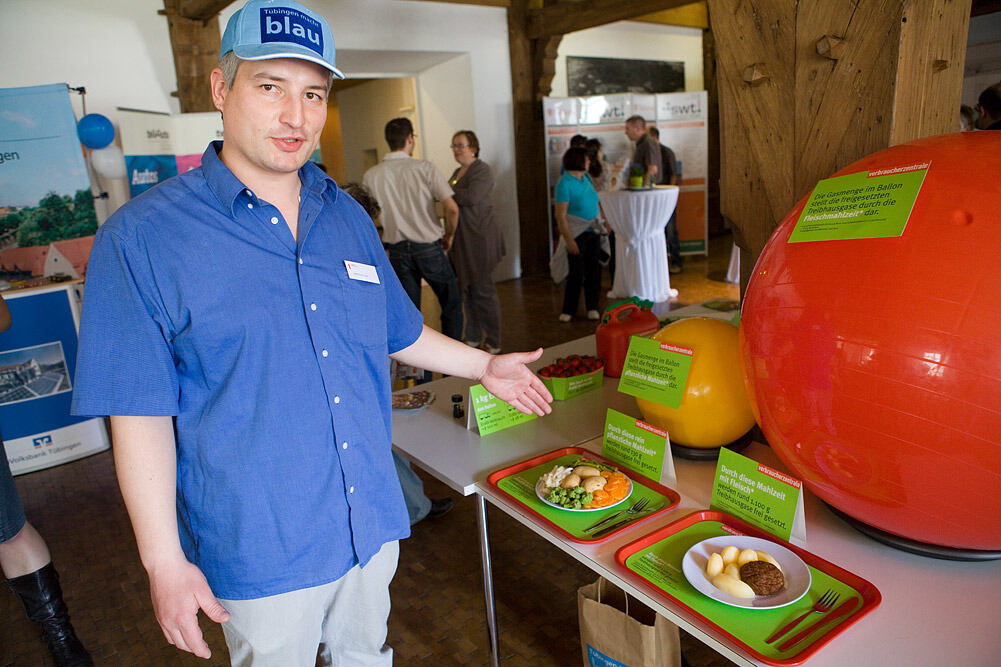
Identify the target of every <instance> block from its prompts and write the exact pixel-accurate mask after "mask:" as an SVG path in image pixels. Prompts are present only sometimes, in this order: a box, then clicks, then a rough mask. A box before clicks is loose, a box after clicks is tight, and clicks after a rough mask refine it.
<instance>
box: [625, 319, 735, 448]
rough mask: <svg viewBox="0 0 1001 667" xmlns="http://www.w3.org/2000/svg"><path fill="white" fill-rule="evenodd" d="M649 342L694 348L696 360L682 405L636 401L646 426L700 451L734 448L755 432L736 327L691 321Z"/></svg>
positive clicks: (713, 321)
mask: <svg viewBox="0 0 1001 667" xmlns="http://www.w3.org/2000/svg"><path fill="white" fill-rule="evenodd" d="M651 338H654V339H656V340H659V341H661V342H663V343H674V344H676V345H680V346H683V347H687V348H690V349H691V350H692V351H693V354H692V365H691V367H690V369H689V371H688V383H687V384H686V385H685V394H684V396H683V397H682V399H681V405H679V406H678V407H677V408H670V407H668V406H666V405H660V404H659V403H654V402H653V401H648V400H646V399H642V398H637V399H636V404H637V405H639V408H640V412H642V413H643V418H644V419H645V420H646V421H648V422H649V423H651V424H653V425H654V426H659V427H661V428H663V429H666V430H667V433H668V436H669V437H670V438H671V442H673V443H677V444H679V445H685V446H687V447H695V448H700V449H711V448H714V447H721V446H723V445H727V444H730V443H731V442H733V441H734V440H736V439H737V438H739V437H740V436H742V435H744V434H745V433H747V432H748V431H749V430H750V429H751V427H752V426H754V413H753V412H752V411H751V404H750V401H749V400H748V397H747V390H746V389H745V388H744V378H743V376H742V375H741V372H740V346H739V343H738V338H737V328H736V327H734V326H733V325H732V324H730V323H729V322H725V321H723V320H717V319H715V318H712V317H690V318H687V319H684V320H678V321H677V322H673V323H671V324H668V325H667V326H666V327H664V328H663V329H661V330H660V331H658V332H657V333H655V334H654V335H653V336H651Z"/></svg>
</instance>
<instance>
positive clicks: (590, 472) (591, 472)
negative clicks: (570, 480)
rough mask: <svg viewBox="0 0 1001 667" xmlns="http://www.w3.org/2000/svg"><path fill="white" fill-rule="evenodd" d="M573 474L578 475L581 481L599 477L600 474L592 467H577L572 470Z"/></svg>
mask: <svg viewBox="0 0 1001 667" xmlns="http://www.w3.org/2000/svg"><path fill="white" fill-rule="evenodd" d="M573 474H575V475H579V476H580V478H581V479H585V478H587V477H601V473H600V472H599V471H598V469H597V468H595V467H593V466H577V467H576V468H574V469H573Z"/></svg>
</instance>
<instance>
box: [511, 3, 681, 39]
mask: <svg viewBox="0 0 1001 667" xmlns="http://www.w3.org/2000/svg"><path fill="white" fill-rule="evenodd" d="M691 2H692V0H582V2H565V3H560V4H556V5H551V6H548V7H544V8H542V9H531V10H529V11H528V36H529V38H531V39H540V38H543V37H549V36H552V35H566V34H567V33H571V32H577V31H578V30H586V29H587V28H594V27H597V26H599V25H605V24H606V23H614V22H615V21H624V20H627V19H632V18H636V17H637V16H643V15H645V14H650V13H652V12H658V11H661V10H663V9H673V8H675V7H680V6H682V5H688V4H691Z"/></svg>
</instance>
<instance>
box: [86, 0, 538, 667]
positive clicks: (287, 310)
mask: <svg viewBox="0 0 1001 667" xmlns="http://www.w3.org/2000/svg"><path fill="white" fill-rule="evenodd" d="M262 26H266V27H267V31H265V30H262ZM304 26H306V27H308V30H307V29H306V28H305V27H304ZM304 35H306V36H307V37H306V38H305V39H304ZM309 35H313V36H314V38H309V37H308V36H309ZM219 54H220V62H219V67H217V68H216V69H214V70H212V72H211V74H210V85H211V92H212V100H213V103H214V104H215V106H216V108H217V109H218V110H219V111H220V112H221V113H222V122H223V140H222V141H221V142H219V141H213V142H212V143H210V144H209V146H208V147H207V148H206V150H205V152H204V153H203V154H202V160H201V165H200V166H199V167H197V168H195V169H192V170H191V171H188V172H186V173H185V174H181V175H179V176H176V177H174V178H170V179H167V180H166V181H164V182H162V183H160V184H159V185H157V186H156V187H155V188H151V189H150V190H147V191H146V192H145V193H143V195H142V196H141V197H136V198H134V199H132V200H131V201H129V202H128V203H126V204H125V205H124V206H122V207H121V208H119V209H118V210H117V211H116V212H115V213H114V214H113V215H112V216H111V217H110V218H109V219H108V220H107V221H106V222H105V223H104V224H103V225H102V226H101V228H100V229H99V230H98V233H97V237H96V238H95V240H94V245H93V250H92V252H91V256H90V261H89V264H88V270H87V298H86V299H85V300H84V304H83V314H82V317H81V322H80V344H79V355H78V357H77V366H76V378H75V387H74V391H73V400H72V406H71V412H72V413H73V414H76V415H81V416H82V415H89V416H102V415H111V430H112V436H113V439H114V443H115V447H114V455H115V470H116V472H117V474H118V479H119V485H120V487H121V490H122V497H123V498H124V501H125V506H126V508H127V509H128V512H129V517H130V519H131V521H132V526H133V529H134V531H135V535H136V542H137V545H138V548H139V555H140V558H141V560H142V563H143V566H144V567H145V569H146V572H147V574H148V576H149V580H150V595H151V598H152V601H153V608H154V610H155V613H156V617H157V621H158V622H159V624H160V627H161V629H162V631H163V634H164V637H165V638H166V640H167V641H168V642H169V643H170V644H172V645H174V646H176V647H177V648H178V649H180V650H183V651H188V652H190V653H194V654H195V655H197V656H199V657H202V658H209V657H211V651H210V650H209V647H208V644H207V643H206V642H205V639H204V637H203V635H202V632H201V628H200V627H199V612H200V611H201V612H204V614H205V616H206V617H207V618H208V619H209V620H210V621H212V622H216V623H221V624H222V629H223V633H224V634H225V637H226V644H227V646H228V648H229V654H230V656H229V657H230V661H231V662H232V664H234V665H240V666H241V667H242V666H245V665H251V666H252V667H270V666H273V667H285V666H286V665H313V664H316V662H317V659H318V658H319V660H320V663H321V664H324V665H352V667H354V666H355V665H357V666H366V667H377V666H379V667H382V666H385V667H388V666H389V665H391V664H392V659H393V656H392V649H391V648H390V647H389V646H387V645H386V635H387V620H388V617H389V610H390V599H389V583H390V581H391V580H392V578H393V575H394V574H395V572H396V567H397V562H398V557H399V540H401V539H404V538H406V537H407V536H408V535H409V534H410V524H409V522H408V520H407V519H408V517H407V511H406V505H405V504H404V502H403V493H402V491H401V490H400V484H399V481H398V478H397V474H396V471H395V469H394V467H393V457H392V454H391V452H392V417H391V408H392V404H391V393H390V378H389V373H388V372H387V371H388V367H389V363H388V360H389V358H392V359H395V360H397V361H399V362H401V363H404V364H411V365H415V366H420V367H422V368H427V369H430V370H437V371H439V372H442V373H447V374H449V375H457V376H460V377H466V378H470V379H473V380H474V381H476V382H478V383H480V384H482V385H483V386H484V387H485V388H486V389H487V391H489V392H490V393H492V394H494V395H495V396H497V397H498V398H500V399H501V400H504V401H506V402H507V403H509V404H510V405H512V406H513V407H514V408H515V409H518V410H521V411H524V412H532V413H535V414H547V413H549V412H551V410H552V409H551V407H550V406H549V402H550V401H551V400H552V395H551V394H550V393H549V392H548V391H547V390H546V387H545V385H543V384H542V382H541V380H540V379H539V378H537V377H536V376H535V374H534V373H532V372H531V371H530V370H529V369H528V368H527V367H526V366H525V364H526V363H530V362H532V361H535V360H537V359H538V358H539V357H540V356H541V354H542V350H541V349H539V350H536V351H535V352H533V353H529V354H506V355H498V356H493V355H489V354H487V353H486V352H483V351H482V350H474V349H472V348H469V347H468V346H466V345H463V344H462V343H460V342H458V341H454V340H452V339H451V338H448V337H447V336H444V335H442V334H440V333H438V332H437V331H434V330H433V329H431V328H429V327H427V326H425V325H424V324H423V321H422V318H421V315H420V311H418V310H417V308H416V307H415V306H414V304H413V302H412V301H411V300H410V298H409V296H408V294H407V293H406V292H405V291H404V289H403V287H402V285H401V284H400V281H399V279H398V278H397V277H396V273H395V272H394V270H393V267H392V266H391V265H390V263H389V260H388V259H387V257H386V252H385V251H384V249H383V247H382V243H381V242H380V240H379V236H378V234H377V233H376V230H375V228H374V227H373V225H372V221H371V219H370V218H369V217H368V216H367V215H366V214H365V211H364V210H363V209H362V208H361V206H359V205H358V203H357V202H355V201H354V200H353V199H352V198H351V197H349V196H348V195H346V194H345V193H344V192H343V191H341V190H340V188H338V187H337V184H336V183H334V181H333V180H331V179H330V178H329V177H327V176H326V175H325V174H324V173H323V172H322V171H320V169H318V168H317V167H315V166H314V165H312V164H307V162H308V159H309V156H310V155H312V154H313V151H314V150H315V148H316V146H317V144H318V143H319V140H320V134H321V132H322V131H323V126H324V124H325V122H326V118H327V99H328V95H329V93H330V87H331V83H332V81H333V77H335V76H337V77H341V78H343V76H344V75H343V74H342V73H341V72H340V70H338V69H337V67H336V65H335V51H334V39H333V34H332V33H331V31H330V26H329V24H328V23H327V21H326V19H325V18H324V17H323V16H322V15H321V14H317V13H316V12H313V11H312V10H310V9H309V8H307V7H305V6H303V5H301V4H299V3H297V2H294V1H293V0H250V1H249V2H247V3H246V4H245V5H244V6H243V7H241V8H240V9H238V10H237V11H236V12H235V13H234V14H233V15H232V16H231V17H230V19H229V22H228V24H227V26H226V29H225V31H224V33H223V37H222V40H221V45H220V50H219ZM447 185H448V184H447V183H446V184H445V186H446V188H447ZM178 202H183V205H181V206H179V205H178ZM380 204H382V205H383V206H384V207H385V202H383V201H380ZM384 217H385V216H384Z"/></svg>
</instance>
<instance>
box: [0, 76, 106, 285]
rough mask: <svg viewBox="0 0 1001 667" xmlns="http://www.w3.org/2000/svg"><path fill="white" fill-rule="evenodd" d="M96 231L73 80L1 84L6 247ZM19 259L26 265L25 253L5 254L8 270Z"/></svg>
mask: <svg viewBox="0 0 1001 667" xmlns="http://www.w3.org/2000/svg"><path fill="white" fill-rule="evenodd" d="M96 231H97V215H96V214H95V213H94V196H93V194H92V193H91V189H90V176H89V175H88V173H87V166H86V163H85V162H84V157H83V149H82V147H81V145H80V139H79V137H77V133H76V118H75V116H74V115H73V107H72V105H71V104H70V98H69V88H68V87H67V85H66V84H65V83H58V84H51V85H47V86H29V87H26V88H0V251H4V250H8V249H11V248H18V247H20V248H26V247H43V246H48V245H49V244H51V243H53V242H57V241H64V240H66V239H72V238H79V237H82V236H90V235H92V234H94V233H95V232H96ZM22 254H23V253H22ZM13 264H17V265H18V268H19V269H21V270H24V269H25V268H26V267H25V266H24V265H25V257H17V258H16V259H14V260H8V259H7V258H0V265H3V267H4V268H5V269H7V270H8V271H9V270H10V269H12V268H13ZM2 271H3V269H0V272H2ZM6 277H7V278H9V277H10V276H6Z"/></svg>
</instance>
